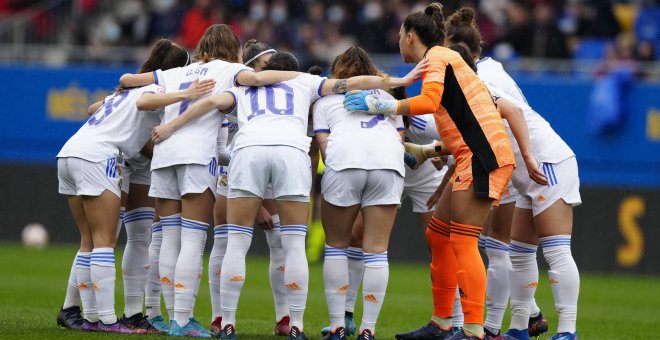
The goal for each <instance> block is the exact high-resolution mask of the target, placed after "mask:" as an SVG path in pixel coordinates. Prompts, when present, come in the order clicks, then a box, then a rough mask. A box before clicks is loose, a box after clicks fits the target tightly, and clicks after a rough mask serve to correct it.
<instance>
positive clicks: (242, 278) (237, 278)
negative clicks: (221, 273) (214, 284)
mask: <svg viewBox="0 0 660 340" xmlns="http://www.w3.org/2000/svg"><path fill="white" fill-rule="evenodd" d="M229 281H234V282H238V281H245V278H244V277H243V276H241V275H236V276H232V277H230V278H229Z"/></svg>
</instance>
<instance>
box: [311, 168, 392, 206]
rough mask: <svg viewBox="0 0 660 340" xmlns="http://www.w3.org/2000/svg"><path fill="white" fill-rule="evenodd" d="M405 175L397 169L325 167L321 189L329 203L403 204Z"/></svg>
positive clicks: (361, 204)
mask: <svg viewBox="0 0 660 340" xmlns="http://www.w3.org/2000/svg"><path fill="white" fill-rule="evenodd" d="M402 192H403V177H402V176H401V175H400V174H399V173H398V172H396V171H394V170H386V169H378V170H365V169H344V170H339V171H335V170H333V169H331V168H329V167H326V168H325V172H324V173H323V179H322V180H321V193H322V194H323V198H324V199H325V200H326V201H327V202H328V203H330V204H332V205H336V206H339V207H348V206H352V205H357V204H360V206H361V207H368V206H373V205H390V204H397V205H400V204H401V193H402Z"/></svg>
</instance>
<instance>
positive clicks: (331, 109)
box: [314, 90, 406, 176]
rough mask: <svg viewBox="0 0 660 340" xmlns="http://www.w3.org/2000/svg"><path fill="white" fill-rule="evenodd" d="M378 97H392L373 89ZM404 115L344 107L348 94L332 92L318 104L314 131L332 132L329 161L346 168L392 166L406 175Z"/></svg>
mask: <svg viewBox="0 0 660 340" xmlns="http://www.w3.org/2000/svg"><path fill="white" fill-rule="evenodd" d="M369 92H370V93H371V94H372V95H373V96H374V97H377V98H381V99H385V100H392V99H394V98H392V96H391V95H390V94H389V93H387V92H385V91H383V90H370V91H369ZM402 130H403V120H402V118H401V116H391V115H387V116H384V115H371V114H368V113H364V112H359V111H358V112H349V111H347V110H346V109H344V96H343V95H331V96H327V97H324V98H321V99H319V100H318V101H317V102H316V104H314V132H315V133H322V132H327V133H330V135H329V136H328V146H327V147H326V149H325V157H326V158H325V164H326V166H328V167H330V168H332V169H333V170H335V171H340V170H344V169H365V170H376V169H389V170H394V171H396V172H398V173H399V174H400V175H401V176H405V175H406V173H405V168H404V163H403V152H404V150H403V144H402V143H401V135H400V134H399V131H402Z"/></svg>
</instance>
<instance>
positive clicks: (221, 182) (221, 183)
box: [218, 175, 229, 188]
mask: <svg viewBox="0 0 660 340" xmlns="http://www.w3.org/2000/svg"><path fill="white" fill-rule="evenodd" d="M228 183H229V180H228V179H227V175H222V176H220V177H218V186H219V187H221V188H226V187H227V184H228Z"/></svg>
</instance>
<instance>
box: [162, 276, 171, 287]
mask: <svg viewBox="0 0 660 340" xmlns="http://www.w3.org/2000/svg"><path fill="white" fill-rule="evenodd" d="M160 284H162V285H166V286H169V285H171V284H172V281H170V278H169V277H167V276H163V277H162V278H161V279H160Z"/></svg>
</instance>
